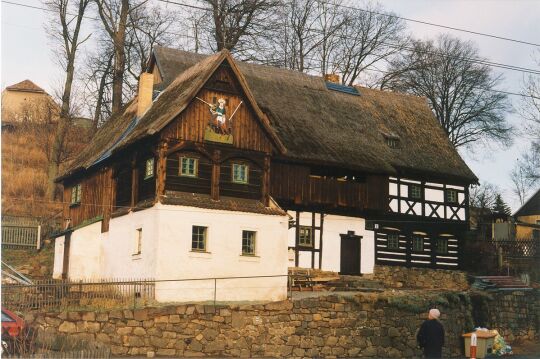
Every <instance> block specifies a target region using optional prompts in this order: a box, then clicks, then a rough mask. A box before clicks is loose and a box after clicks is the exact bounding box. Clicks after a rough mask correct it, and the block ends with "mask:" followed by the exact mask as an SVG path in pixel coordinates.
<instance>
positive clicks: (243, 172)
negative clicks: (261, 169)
mask: <svg viewBox="0 0 540 359" xmlns="http://www.w3.org/2000/svg"><path fill="white" fill-rule="evenodd" d="M248 173H249V166H248V165H246V164H244V163H233V165H232V181H233V182H234V183H242V184H246V183H248V181H249V178H248Z"/></svg>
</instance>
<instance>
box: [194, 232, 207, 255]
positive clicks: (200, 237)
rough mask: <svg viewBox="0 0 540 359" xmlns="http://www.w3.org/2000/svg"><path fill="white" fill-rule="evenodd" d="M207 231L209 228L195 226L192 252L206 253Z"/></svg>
mask: <svg viewBox="0 0 540 359" xmlns="http://www.w3.org/2000/svg"><path fill="white" fill-rule="evenodd" d="M206 230H207V227H202V226H193V228H192V230H191V250H192V251H199V252H205V251H206Z"/></svg>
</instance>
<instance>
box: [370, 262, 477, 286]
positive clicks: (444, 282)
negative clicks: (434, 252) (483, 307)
mask: <svg viewBox="0 0 540 359" xmlns="http://www.w3.org/2000/svg"><path fill="white" fill-rule="evenodd" d="M373 277H374V279H376V280H378V281H380V282H382V283H383V284H384V285H385V286H387V287H389V288H423V289H447V290H467V289H468V288H469V284H468V282H467V274H466V273H465V272H462V271H456V270H445V269H429V268H407V267H402V266H383V265H376V266H375V270H374V275H373Z"/></svg>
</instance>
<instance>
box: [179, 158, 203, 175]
mask: <svg viewBox="0 0 540 359" xmlns="http://www.w3.org/2000/svg"><path fill="white" fill-rule="evenodd" d="M198 165H199V160H198V159H196V158H192V157H180V176H187V177H197V167H198Z"/></svg>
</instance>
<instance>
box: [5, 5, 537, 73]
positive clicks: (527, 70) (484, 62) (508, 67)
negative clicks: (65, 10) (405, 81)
mask: <svg viewBox="0 0 540 359" xmlns="http://www.w3.org/2000/svg"><path fill="white" fill-rule="evenodd" d="M157 1H159V2H163V3H168V4H173V5H177V6H183V7H189V8H193V9H198V10H204V11H212V9H209V8H205V7H200V6H195V5H189V4H184V3H180V2H177V1H170V0H157ZM317 1H319V0H317ZM2 2H3V3H6V4H10V5H15V6H22V7H27V8H31V9H36V10H42V11H48V12H55V11H54V10H52V9H47V8H44V7H39V6H32V5H26V4H21V3H16V2H12V1H9V0H2ZM70 15H72V16H77V15H76V14H71V13H70ZM83 18H86V19H90V20H94V21H101V20H100V19H98V18H94V17H88V16H83ZM310 31H314V32H322V31H320V30H314V29H312V30H310ZM164 33H166V34H170V35H175V36H182V37H185V38H192V37H190V36H189V35H187V34H178V33H175V32H171V31H164ZM335 36H336V37H338V38H342V39H350V37H347V36H343V35H335ZM381 44H383V45H386V46H388V47H392V48H395V49H404V50H407V51H413V52H417V53H426V54H433V55H436V56H441V57H446V58H455V59H462V60H464V61H469V62H472V63H478V64H482V65H487V66H490V67H494V68H500V69H505V70H511V71H518V72H523V73H528V74H533V75H540V71H538V70H535V69H531V68H526V67H520V66H515V65H508V64H503V63H498V62H492V61H487V60H483V59H479V58H476V59H475V58H466V57H462V58H457V57H455V56H451V55H447V54H444V53H442V52H435V51H426V50H419V49H414V48H411V47H406V46H402V45H398V44H390V43H385V42H381ZM224 45H227V44H226V43H225V44H224Z"/></svg>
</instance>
